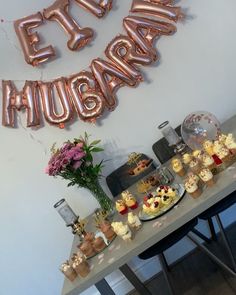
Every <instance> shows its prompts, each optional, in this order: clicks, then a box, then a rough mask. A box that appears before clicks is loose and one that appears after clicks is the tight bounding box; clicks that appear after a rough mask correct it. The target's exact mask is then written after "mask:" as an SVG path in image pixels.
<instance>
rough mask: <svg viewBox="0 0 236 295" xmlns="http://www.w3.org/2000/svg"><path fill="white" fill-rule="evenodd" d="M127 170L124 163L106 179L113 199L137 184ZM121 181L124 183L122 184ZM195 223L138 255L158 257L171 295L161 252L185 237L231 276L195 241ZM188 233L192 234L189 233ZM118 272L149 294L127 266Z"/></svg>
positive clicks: (221, 264)
mask: <svg viewBox="0 0 236 295" xmlns="http://www.w3.org/2000/svg"><path fill="white" fill-rule="evenodd" d="M142 157H147V156H146V155H142ZM154 167H155V166H153V168H151V171H152V170H153V169H155V168H154ZM128 169H129V165H128V164H127V163H126V164H124V165H122V166H121V167H119V168H118V169H116V170H115V171H114V172H112V173H111V174H110V175H108V176H107V177H106V181H107V185H108V187H109V189H110V191H111V192H112V194H113V197H115V196H117V195H118V194H120V193H121V192H122V191H123V190H125V189H127V188H128V187H129V186H131V185H132V184H134V183H135V182H137V179H134V178H132V176H131V177H129V178H128V180H127V179H126V177H127V170H128ZM151 171H149V172H151ZM146 174H147V173H146ZM146 174H145V175H146ZM120 176H121V178H119V177H120ZM142 177H144V174H142V175H139V179H141V178H142ZM116 181H118V184H119V185H117V184H116V185H115V186H114V187H113V185H114V184H115V182H116ZM123 181H124V183H123ZM197 223H198V220H197V218H194V219H193V220H191V221H189V222H187V223H186V224H184V225H183V226H182V227H180V228H179V229H177V230H176V231H174V232H173V233H171V234H170V235H168V236H167V237H165V238H164V239H162V240H161V241H160V242H158V243H156V244H155V245H153V246H151V247H150V248H148V249H147V250H145V251H144V252H142V253H141V254H140V255H138V257H139V258H140V259H149V258H152V257H154V256H158V257H159V260H160V263H161V266H162V270H163V274H164V277H165V279H166V281H167V286H168V289H169V292H170V294H172V295H173V294H174V288H173V286H172V284H171V278H170V275H169V269H168V265H167V262H166V259H165V256H164V254H163V252H164V251H165V250H167V249H168V248H170V247H171V246H172V245H174V244H176V243H177V242H178V241H179V240H181V239H182V238H183V237H185V236H187V237H188V238H189V239H190V240H191V241H192V242H194V243H195V245H197V246H198V247H199V248H200V249H201V250H203V251H204V252H205V253H206V254H207V255H208V256H210V258H211V259H213V260H214V261H215V262H216V263H217V264H218V265H220V266H221V267H223V269H225V270H227V271H229V272H230V273H231V274H233V273H232V271H231V270H230V269H229V268H228V267H227V266H225V265H224V264H223V263H222V262H221V261H220V260H219V259H218V258H217V257H215V256H214V255H212V254H211V252H210V251H209V250H207V248H206V247H205V246H203V245H201V243H199V242H198V241H197V239H196V238H195V236H194V235H193V234H196V230H195V228H194V227H195V226H196V225H197ZM190 232H192V233H190ZM198 236H200V237H201V238H203V239H204V240H205V241H209V240H207V239H206V238H205V237H204V236H203V235H201V234H200V235H198ZM127 269H128V272H127ZM120 270H121V271H122V272H123V274H124V275H125V276H126V278H127V279H128V280H129V281H130V282H131V283H132V284H133V285H134V287H135V288H136V290H137V291H139V292H140V294H142V295H146V294H150V292H149V291H148V290H147V289H146V287H145V286H144V285H143V284H142V283H141V281H140V280H139V279H138V278H137V277H136V275H135V274H134V273H133V272H132V270H131V269H130V268H129V266H128V265H127V264H125V265H124V266H122V267H121V268H120ZM132 278H135V281H134V280H133V281H132Z"/></svg>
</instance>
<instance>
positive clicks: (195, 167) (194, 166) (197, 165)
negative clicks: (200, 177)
mask: <svg viewBox="0 0 236 295" xmlns="http://www.w3.org/2000/svg"><path fill="white" fill-rule="evenodd" d="M189 167H190V169H191V170H192V171H193V173H198V172H199V171H200V169H201V164H200V162H199V160H198V159H193V160H192V161H191V162H190V163H189Z"/></svg>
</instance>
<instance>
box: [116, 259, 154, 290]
mask: <svg viewBox="0 0 236 295" xmlns="http://www.w3.org/2000/svg"><path fill="white" fill-rule="evenodd" d="M120 271H121V272H122V273H123V275H124V276H125V277H126V278H127V280H129V281H130V283H131V284H132V285H133V286H134V287H135V289H136V290H137V291H138V293H139V294H141V295H151V294H152V293H151V292H150V291H149V290H148V289H147V287H146V286H145V285H144V284H143V283H142V282H141V281H140V280H139V278H138V277H137V276H136V275H135V273H134V272H133V271H132V270H131V268H130V267H129V266H128V264H124V265H122V266H121V267H120Z"/></svg>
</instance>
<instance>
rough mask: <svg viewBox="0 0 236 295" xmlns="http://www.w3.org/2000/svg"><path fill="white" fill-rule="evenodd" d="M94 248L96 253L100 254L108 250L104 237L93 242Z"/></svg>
mask: <svg viewBox="0 0 236 295" xmlns="http://www.w3.org/2000/svg"><path fill="white" fill-rule="evenodd" d="M93 248H94V250H95V251H96V252H100V251H102V250H103V249H105V248H106V243H105V241H104V240H103V238H102V237H97V238H95V240H94V241H93Z"/></svg>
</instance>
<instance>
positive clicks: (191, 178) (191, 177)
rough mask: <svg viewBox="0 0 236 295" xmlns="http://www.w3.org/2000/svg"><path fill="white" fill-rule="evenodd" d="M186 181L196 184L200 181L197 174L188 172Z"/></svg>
mask: <svg viewBox="0 0 236 295" xmlns="http://www.w3.org/2000/svg"><path fill="white" fill-rule="evenodd" d="M186 179H187V180H189V181H193V182H196V183H198V182H199V180H200V178H199V176H198V175H197V174H194V173H193V172H189V173H188V175H187V178H186Z"/></svg>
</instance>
